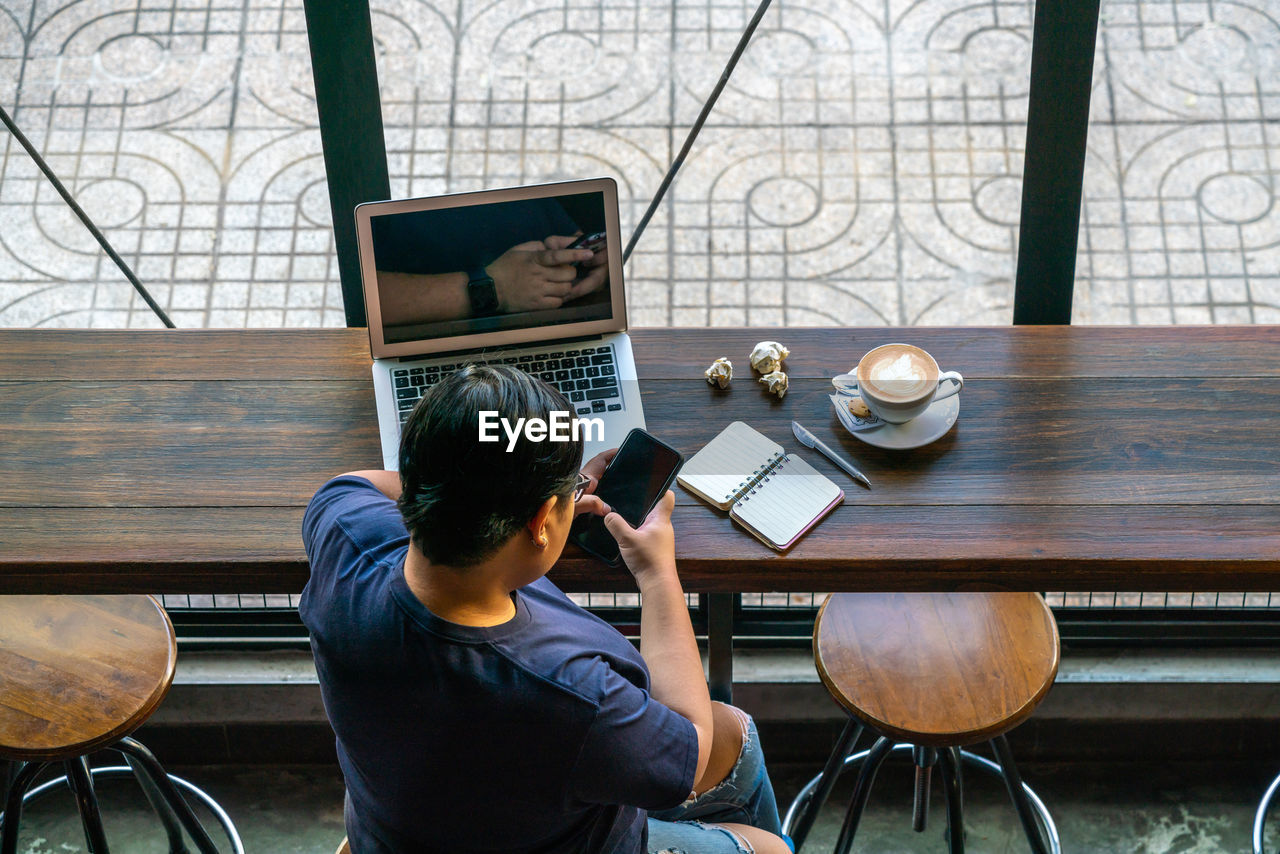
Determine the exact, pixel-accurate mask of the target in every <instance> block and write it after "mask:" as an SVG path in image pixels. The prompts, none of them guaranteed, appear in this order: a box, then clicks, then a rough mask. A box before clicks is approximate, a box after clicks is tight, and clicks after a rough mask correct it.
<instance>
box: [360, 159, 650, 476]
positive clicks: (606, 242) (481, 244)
mask: <svg viewBox="0 0 1280 854" xmlns="http://www.w3.org/2000/svg"><path fill="white" fill-rule="evenodd" d="M355 213H356V238H357V242H358V245H359V254H360V273H361V277H362V279H363V282H364V297H365V306H366V309H367V312H368V322H369V343H370V349H371V350H372V353H373V359H374V362H373V386H374V391H375V395H376V398H377V403H378V426H379V430H380V432H381V435H382V464H383V466H384V467H385V468H386V469H388V470H392V471H394V470H396V469H397V468H398V467H399V459H398V457H399V446H400V428H401V425H402V424H404V422H405V421H406V420H407V419H408V417H409V413H410V412H411V411H412V410H413V407H414V405H415V404H416V403H417V402H418V400H419V399H421V397H422V395H423V394H424V393H425V392H426V391H427V390H428V389H430V388H431V387H432V386H433V385H435V384H436V383H438V382H440V381H441V380H442V379H443V378H444V377H447V376H448V375H449V374H451V373H453V372H454V371H456V370H458V369H459V368H461V367H462V366H464V365H467V364H470V363H477V364H478V363H488V364H504V365H511V366H513V367H515V368H518V369H520V370H522V371H525V372H527V373H529V374H531V375H533V376H536V377H539V378H541V379H543V380H545V381H546V382H548V383H550V384H551V385H553V386H555V387H556V388H557V389H559V390H560V391H561V392H562V393H563V394H564V396H565V397H566V398H568V400H569V402H570V404H571V406H572V407H573V413H572V415H571V416H570V417H572V418H573V419H576V421H577V422H578V423H577V424H576V425H575V426H576V427H578V428H581V429H580V435H581V436H582V437H583V438H584V439H585V445H586V447H585V451H584V454H585V455H584V457H583V459H584V460H586V459H590V458H591V457H592V456H594V455H595V454H597V453H599V452H601V451H603V450H606V449H608V448H614V447H617V446H618V445H620V444H621V443H622V439H623V438H624V437H625V436H626V434H627V432H628V431H630V430H631V429H632V428H633V427H643V426H644V413H643V411H642V410H641V407H640V388H639V385H638V383H637V381H636V369H635V361H634V359H633V357H632V353H631V340H630V339H629V338H628V337H627V335H626V328H627V307H626V297H625V293H624V290H623V284H622V239H621V235H620V233H619V226H618V189H617V184H616V183H615V182H614V181H613V179H612V178H596V179H591V180H585V181H565V182H561V183H554V184H541V185H538V186H532V187H512V188H508V189H501V190H484V191H480V192H470V193H457V194H452V195H447V196H434V197H431V198H422V199H403V200H397V201H386V202H368V203H365V204H362V205H359V206H357V207H356V211H355ZM478 420H479V414H478V413H477V421H478ZM478 429H479V425H478ZM492 429H495V428H491V430H492ZM498 434H499V435H501V436H502V441H504V442H505V441H506V440H507V437H506V436H505V434H503V432H502V430H498ZM490 435H492V433H490Z"/></svg>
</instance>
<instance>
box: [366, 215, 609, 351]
mask: <svg viewBox="0 0 1280 854" xmlns="http://www.w3.org/2000/svg"><path fill="white" fill-rule="evenodd" d="M370 228H371V234H372V238H373V256H374V266H375V268H376V270H377V286H378V299H379V302H380V304H381V306H382V322H383V328H384V332H385V336H386V343H388V344H395V343H401V342H405V341H415V340H420V339H423V338H438V337H448V336H454V335H463V334H468V333H473V332H489V331H497V330H503V329H517V328H529V327H534V326H546V325H550V324H559V323H566V322H575V321H587V320H602V319H605V318H608V317H609V316H610V311H611V301H610V293H609V264H608V246H607V244H606V240H605V208H604V194H603V193H577V194H573V195H564V196H556V197H551V198H540V199H520V200H517V201H506V202H492V203H488V204H479V205H469V206H466V207H451V208H442V209H439V210H424V211H411V212H408V213H396V214H386V215H382V216H376V217H373V218H372V220H371V222H370ZM615 251H617V250H616V249H615Z"/></svg>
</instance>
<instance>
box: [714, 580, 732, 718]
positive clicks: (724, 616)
mask: <svg viewBox="0 0 1280 854" xmlns="http://www.w3.org/2000/svg"><path fill="white" fill-rule="evenodd" d="M737 602H738V594H736V593H708V594H707V676H708V684H709V686H710V688H711V699H713V700H719V701H720V702H722V703H732V702H733V609H734V607H735V606H736V605H737Z"/></svg>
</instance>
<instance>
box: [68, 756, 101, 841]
mask: <svg viewBox="0 0 1280 854" xmlns="http://www.w3.org/2000/svg"><path fill="white" fill-rule="evenodd" d="M63 766H64V767H65V768H66V769H67V785H68V786H69V787H70V788H71V791H72V793H73V794H75V796H76V806H77V807H78V808H79V809H80V823H81V824H82V825H84V841H85V845H86V846H87V847H88V849H89V854H110V851H111V849H110V848H108V847H107V833H106V831H105V830H103V829H102V813H101V812H100V811H99V810H98V796H97V795H96V794H95V793H94V791H93V777H92V776H90V774H89V760H88V759H87V758H85V757H84V756H77V757H76V758H75V759H68V760H67V761H66V762H64V763H63Z"/></svg>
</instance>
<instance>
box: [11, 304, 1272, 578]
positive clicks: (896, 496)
mask: <svg viewBox="0 0 1280 854" xmlns="http://www.w3.org/2000/svg"><path fill="white" fill-rule="evenodd" d="M632 337H633V341H634V347H635V352H636V358H637V362H638V366H639V372H640V378H641V389H642V392H643V399H644V408H645V416H646V419H647V421H648V425H649V429H650V430H651V431H652V432H653V433H655V434H656V435H657V436H659V437H660V438H662V439H664V440H666V441H668V442H670V443H671V444H673V445H675V446H676V447H677V448H679V449H680V450H681V451H683V452H685V453H686V454H692V453H693V452H695V451H697V450H698V449H699V448H700V447H702V445H703V444H705V443H706V442H707V441H708V440H710V439H711V438H712V437H713V436H715V435H716V433H718V432H719V431H720V430H721V429H722V428H723V427H724V426H725V425H726V424H728V423H729V422H730V421H734V420H742V421H746V422H748V423H749V424H751V425H753V426H754V427H756V428H757V429H758V430H760V431H761V432H763V433H765V434H766V435H768V436H769V437H770V438H772V439H774V440H775V441H777V442H779V443H781V444H782V445H783V446H785V447H786V448H787V449H788V451H790V452H792V453H798V454H800V455H801V456H803V457H804V458H805V459H806V460H807V461H809V462H810V463H812V464H813V465H814V466H815V467H817V468H818V469H819V470H821V471H823V472H824V473H825V474H827V475H828V476H829V477H831V478H832V479H833V480H835V481H836V482H837V483H839V484H840V486H841V487H842V488H844V490H845V493H846V496H847V498H846V500H845V503H844V504H843V505H842V506H840V507H839V508H837V510H836V511H835V512H834V513H833V514H832V515H831V516H830V517H828V518H827V519H826V520H825V521H823V522H822V523H821V524H819V525H818V526H817V527H816V528H815V529H814V530H813V531H812V532H811V533H810V534H809V535H808V536H806V537H805V538H804V539H802V540H801V541H800V542H799V543H798V544H797V545H796V546H795V547H794V548H793V549H792V550H791V551H790V552H788V553H787V554H785V555H783V554H778V553H776V552H774V551H772V550H770V549H768V548H767V547H765V546H764V545H762V544H760V543H759V542H757V541H756V540H755V539H753V538H752V537H751V536H750V535H748V534H746V533H745V532H744V531H742V530H741V529H739V528H737V527H736V526H735V525H733V524H732V523H731V522H730V521H729V519H728V518H727V517H726V515H725V514H723V513H720V512H717V511H715V510H714V509H712V508H710V507H709V506H707V505H705V504H703V503H701V502H700V501H698V500H697V499H696V498H694V497H693V496H692V495H690V494H689V493H687V492H685V491H684V490H682V489H679V488H677V500H678V506H677V509H676V515H675V525H676V532H677V552H678V558H679V561H680V568H681V575H682V578H683V579H684V583H685V587H686V589H687V590H690V591H709V592H728V591H788V590H795V591H800V590H803V591H809V590H957V589H990V588H993V587H1000V588H1007V589H1015V590H1124V591H1140V590H1184V591H1185V590H1229V591H1255V590H1280V329H1278V328H1277V327H1265V326H1252V327H1250V326H1243V327H1242V326H1233V327H1170V328H1152V327H1123V328H1122V327H1006V328H959V329H950V328H945V329H944V328H914V329H784V330H777V329H643V330H634V331H633V333H632ZM770 338H780V339H781V340H782V341H783V342H784V343H786V344H787V345H788V346H789V347H790V348H791V350H792V353H793V355H792V356H791V357H790V358H789V359H788V360H787V364H786V367H787V370H788V372H789V374H790V378H791V391H790V393H788V394H787V396H786V398H785V399H784V400H782V401H778V400H777V399H776V398H774V397H772V396H770V395H768V394H767V393H765V391H764V390H763V387H762V386H760V385H759V384H757V383H756V382H755V381H754V377H753V376H752V375H751V374H750V369H749V367H748V364H747V358H746V357H747V354H748V353H749V352H750V350H751V347H752V345H753V344H754V343H755V342H756V341H758V340H762V339H770ZM891 341H906V342H909V343H914V344H918V345H920V346H922V347H924V348H925V349H927V350H929V351H930V352H931V353H933V355H934V356H935V357H936V358H937V359H938V362H939V363H940V364H941V365H942V367H943V369H945V370H958V371H960V372H961V373H963V374H964V376H965V379H966V385H965V389H964V391H963V392H962V393H961V395H960V400H961V406H960V417H959V421H958V422H957V424H956V425H955V427H953V428H952V429H951V431H950V432H948V433H947V434H946V435H945V436H943V437H942V438H941V439H940V440H938V441H937V442H935V443H934V444H932V445H929V446H927V447H924V448H920V449H917V450H912V451H887V450H881V449H878V448H874V447H871V446H869V445H866V444H864V443H862V442H861V441H859V440H858V439H855V438H853V437H852V436H849V435H848V434H847V433H845V432H844V431H843V430H842V428H841V427H840V425H839V424H838V422H837V421H836V419H835V417H834V414H833V413H832V411H831V408H830V404H829V403H828V401H827V395H828V394H829V393H830V390H831V386H830V377H831V376H833V375H834V374H837V373H842V372H844V371H846V370H848V369H849V368H850V366H851V365H853V364H854V363H855V362H856V361H857V359H858V358H859V357H860V356H861V355H862V354H863V353H864V352H866V351H867V350H869V349H871V348H872V347H874V346H877V345H879V344H883V343H888V342H891ZM717 356H727V357H729V358H730V359H732V360H733V362H734V365H735V370H736V374H737V378H736V379H735V380H734V383H733V386H732V388H730V389H729V390H728V391H724V392H721V391H718V390H716V389H713V388H711V387H710V386H708V385H707V383H706V382H705V381H704V380H703V378H702V371H703V369H704V368H705V367H706V366H707V365H708V364H710V363H711V361H712V360H713V359H715V358H716V357H717ZM369 364H370V358H369V350H368V342H367V338H366V333H365V330H363V329H334V330H261V331H258V330H225V331H222V330H183V331H173V332H170V331H154V332H152V331H146V332H141V331H138V332H116V331H110V332H109V331H84V330H75V331H71V330H67V331H62V330H5V331H0V593H35V592H131V591H144V592H152V593H156V592H201V593H208V592H273V593H281V592H295V591H298V590H300V589H301V587H302V585H303V584H304V583H305V581H306V579H307V565H306V558H305V555H304V554H303V551H302V543H301V539H300V534H299V530H300V524H301V519H302V512H303V509H304V508H305V506H306V503H307V501H308V499H309V498H310V497H311V494H312V493H313V492H314V491H315V489H316V488H317V487H318V486H319V485H320V484H321V483H323V482H324V481H325V480H326V479H327V478H328V477H330V476H332V475H335V474H338V473H340V472H343V471H348V470H352V469H362V468H376V467H378V466H379V464H380V460H381V454H380V450H379V445H378V435H377V427H376V420H375V416H374V404H373V389H372V383H371V379H370V371H369ZM792 419H796V420H799V421H801V422H802V423H804V424H805V425H806V426H808V427H809V428H810V429H811V430H813V431H814V432H815V433H816V434H817V435H818V436H819V438H821V439H823V440H824V441H826V442H827V443H828V444H830V445H832V446H833V447H835V448H837V449H839V450H841V451H842V452H844V453H845V454H846V456H848V457H849V458H851V459H852V460H853V461H854V462H855V464H856V465H858V466H859V467H860V468H861V469H862V470H863V471H865V472H866V473H867V475H868V476H869V477H870V479H871V482H872V484H873V488H872V489H870V490H867V489H865V488H863V487H861V486H859V485H858V484H856V483H854V482H853V481H852V480H851V479H849V478H848V477H847V476H846V475H844V474H842V473H841V472H840V471H839V470H838V469H836V468H835V467H834V466H833V465H831V464H830V463H829V462H827V461H826V460H825V459H824V458H822V457H821V456H819V455H818V454H817V453H816V452H814V451H810V450H808V449H804V448H801V447H800V446H799V443H798V442H796V440H795V439H794V438H793V437H792V436H791V433H790V429H789V423H790V421H791V420H792ZM495 488H497V487H495ZM552 578H553V579H554V580H555V581H557V583H559V584H560V585H561V586H562V587H564V588H566V589H570V590H578V591H591V590H626V589H634V588H633V587H632V585H631V580H630V578H629V576H627V575H626V574H625V572H621V571H618V570H611V569H609V568H607V567H604V566H603V565H600V564H598V563H595V562H594V561H592V560H591V559H589V558H587V557H586V556H584V555H582V554H581V553H578V552H573V551H570V552H569V553H567V554H566V555H565V557H564V558H563V559H562V561H561V562H560V564H559V566H557V568H556V569H555V570H554V571H553V574H552Z"/></svg>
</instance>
